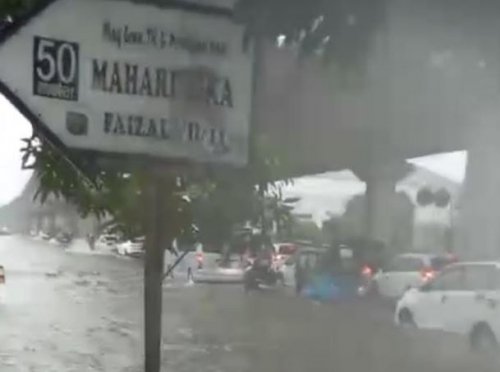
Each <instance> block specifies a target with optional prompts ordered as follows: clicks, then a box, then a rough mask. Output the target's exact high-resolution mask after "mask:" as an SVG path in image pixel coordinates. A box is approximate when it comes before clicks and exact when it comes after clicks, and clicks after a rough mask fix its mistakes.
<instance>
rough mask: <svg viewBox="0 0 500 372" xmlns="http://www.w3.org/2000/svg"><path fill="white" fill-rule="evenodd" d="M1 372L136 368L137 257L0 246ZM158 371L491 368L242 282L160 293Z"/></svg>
mask: <svg viewBox="0 0 500 372" xmlns="http://www.w3.org/2000/svg"><path fill="white" fill-rule="evenodd" d="M0 264H1V265H3V266H4V267H5V269H6V279H7V285H6V288H5V293H3V295H4V296H3V299H2V302H1V303H0V342H1V347H0V366H1V371H2V372H25V371H26V372H27V371H30V372H31V371H44V372H56V371H57V372H66V371H68V372H73V371H74V372H76V371H88V372H94V371H124V372H136V371H137V372H138V371H141V370H142V368H143V367H142V365H143V360H142V359H143V357H142V355H143V344H142V340H143V315H142V314H143V313H142V268H141V261H139V260H132V259H126V258H121V257H115V256H106V255H99V254H93V255H91V254H88V253H82V252H71V251H70V252H65V251H64V250H63V249H62V248H61V247H59V246H56V245H52V244H49V243H47V242H45V241H34V240H31V239H29V238H24V237H18V236H7V237H1V238H0ZM163 314H164V317H163V370H164V371H176V372H177V371H178V372H184V371H186V372H191V371H193V372H194V371H200V370H203V371H208V372H239V371H242V372H243V371H259V372H271V371H273V372H274V371H297V372H304V371H326V370H336V371H363V370H366V371H380V372H382V371H383V372H386V371H419V372H420V371H422V370H430V371H454V372H456V371H464V372H469V371H472V370H477V371H490V370H491V371H494V370H498V365H496V366H495V364H494V363H493V362H491V361H488V360H486V359H485V358H480V357H479V356H477V355H473V354H472V353H471V352H469V351H468V347H467V343H466V342H465V340H462V339H460V338H457V337H455V336H445V335H442V334H440V333H436V332H430V333H429V332H418V331H413V330H409V329H399V328H396V327H395V326H393V325H392V320H391V319H392V309H390V308H387V307H384V306H381V305H374V304H367V303H362V302H359V303H344V304H336V305H334V304H319V303H314V302H312V301H309V300H305V299H302V298H296V297H294V296H292V295H290V294H287V293H283V292H277V291H269V292H261V293H251V294H245V293H244V291H243V289H242V288H241V286H240V285H213V284H212V285H209V284H203V285H202V284H194V285H190V284H188V283H184V282H181V281H178V282H177V283H167V284H166V285H165V286H164V311H163Z"/></svg>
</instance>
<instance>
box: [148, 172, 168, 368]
mask: <svg viewBox="0 0 500 372" xmlns="http://www.w3.org/2000/svg"><path fill="white" fill-rule="evenodd" d="M153 179H154V181H153V184H152V185H151V187H150V188H149V190H148V204H149V208H150V212H149V213H150V216H151V219H150V221H149V222H150V223H149V229H148V231H147V233H146V254H145V260H144V367H145V369H144V370H145V372H160V370H161V335H162V321H161V320H162V319H161V316H162V281H163V255H164V249H163V239H162V238H163V237H162V231H163V229H164V222H165V221H164V208H165V205H164V201H165V198H164V192H165V190H162V189H163V187H162V186H163V185H164V184H163V182H162V180H161V179H160V178H159V177H155V178H153Z"/></svg>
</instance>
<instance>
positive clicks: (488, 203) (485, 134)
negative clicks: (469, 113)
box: [456, 121, 500, 259]
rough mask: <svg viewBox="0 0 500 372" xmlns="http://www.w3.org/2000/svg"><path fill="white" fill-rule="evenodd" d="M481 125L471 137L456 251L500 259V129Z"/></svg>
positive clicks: (461, 254) (492, 125) (497, 125)
mask: <svg viewBox="0 0 500 372" xmlns="http://www.w3.org/2000/svg"><path fill="white" fill-rule="evenodd" d="M499 126H500V125H499V124H498V123H496V122H494V121H493V122H492V123H490V125H480V126H477V127H476V128H475V129H476V130H475V133H473V134H471V135H470V136H469V138H468V140H469V146H468V149H467V150H468V159H467V170H466V178H465V182H464V189H463V194H462V198H461V205H460V211H459V216H458V232H457V235H458V236H457V237H458V241H457V246H456V250H457V253H458V254H459V256H460V257H463V258H464V259H490V258H491V259H498V258H499V257H500V128H499Z"/></svg>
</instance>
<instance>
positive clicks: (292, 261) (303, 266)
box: [281, 247, 325, 292]
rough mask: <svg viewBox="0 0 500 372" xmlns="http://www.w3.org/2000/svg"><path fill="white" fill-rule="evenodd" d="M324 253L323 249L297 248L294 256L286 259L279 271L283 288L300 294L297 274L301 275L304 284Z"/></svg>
mask: <svg viewBox="0 0 500 372" xmlns="http://www.w3.org/2000/svg"><path fill="white" fill-rule="evenodd" d="M324 253H325V249H324V248H315V247H302V248H298V249H297V251H296V252H295V254H294V255H292V256H290V257H288V259H287V260H286V261H285V262H284V264H283V266H282V268H281V270H282V272H283V281H284V284H285V286H287V287H292V288H295V289H296V290H297V292H300V290H301V288H299V287H301V283H297V274H298V273H303V275H305V276H306V277H307V278H306V277H305V278H304V279H303V280H304V282H306V281H307V280H308V278H309V276H310V274H311V273H312V271H313V269H314V268H315V267H317V266H318V261H319V259H320V257H321V255H323V254H324Z"/></svg>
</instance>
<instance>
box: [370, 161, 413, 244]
mask: <svg viewBox="0 0 500 372" xmlns="http://www.w3.org/2000/svg"><path fill="white" fill-rule="evenodd" d="M409 169H410V167H409V166H408V165H407V164H406V162H405V161H404V160H402V161H393V160H391V161H387V162H383V163H382V162H375V161H374V162H372V164H371V165H370V167H369V168H367V169H366V171H365V172H363V173H364V174H363V177H362V179H363V181H365V183H366V194H365V195H366V206H365V207H366V210H365V235H366V237H367V238H369V239H372V240H376V241H379V242H381V243H383V244H384V246H385V247H387V249H388V250H390V249H394V248H397V247H393V246H394V245H395V241H397V240H399V239H397V231H396V229H395V223H396V221H395V219H396V216H397V208H398V205H397V203H398V196H397V194H396V183H397V182H398V181H399V180H400V179H402V178H403V177H405V176H406V174H407V173H408V171H409ZM404 248H406V247H404Z"/></svg>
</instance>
